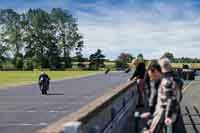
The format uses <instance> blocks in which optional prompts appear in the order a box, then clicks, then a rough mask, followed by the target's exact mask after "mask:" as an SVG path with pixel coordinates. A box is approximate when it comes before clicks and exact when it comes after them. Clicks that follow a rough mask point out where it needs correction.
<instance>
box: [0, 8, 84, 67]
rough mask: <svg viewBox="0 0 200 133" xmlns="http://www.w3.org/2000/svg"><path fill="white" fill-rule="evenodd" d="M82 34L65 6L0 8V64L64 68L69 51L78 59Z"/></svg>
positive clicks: (66, 65) (70, 64) (68, 63)
mask: <svg viewBox="0 0 200 133" xmlns="http://www.w3.org/2000/svg"><path fill="white" fill-rule="evenodd" d="M83 46H84V41H83V36H82V35H81V34H80V33H79V29H78V24H77V22H76V19H75V18H74V17H73V16H72V15H71V14H70V13H69V11H68V10H64V9H60V8H55V9H52V10H51V11H50V12H47V11H44V10H42V9H29V10H28V11H27V12H24V13H18V12H16V11H14V10H13V9H1V10H0V67H1V68H2V67H3V65H5V64H6V63H11V64H12V65H13V66H14V67H15V68H16V69H25V70H31V69H34V68H50V69H64V68H70V67H71V66H72V60H71V53H72V52H75V53H76V57H77V58H78V60H79V61H81V60H82V49H83Z"/></svg>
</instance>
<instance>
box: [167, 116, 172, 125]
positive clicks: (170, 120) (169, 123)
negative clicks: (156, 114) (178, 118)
mask: <svg viewBox="0 0 200 133" xmlns="http://www.w3.org/2000/svg"><path fill="white" fill-rule="evenodd" d="M165 124H166V125H167V126H170V125H172V119H171V118H169V117H167V118H165Z"/></svg>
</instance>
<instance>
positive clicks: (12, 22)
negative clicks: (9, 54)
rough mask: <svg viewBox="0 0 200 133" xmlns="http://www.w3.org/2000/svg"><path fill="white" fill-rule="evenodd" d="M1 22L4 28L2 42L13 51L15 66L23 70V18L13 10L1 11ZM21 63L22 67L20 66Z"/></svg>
mask: <svg viewBox="0 0 200 133" xmlns="http://www.w3.org/2000/svg"><path fill="white" fill-rule="evenodd" d="M0 15H1V16H3V17H2V18H1V22H2V24H3V26H4V30H3V33H1V37H2V41H3V43H5V44H6V45H7V46H9V48H10V49H11V50H12V51H13V56H14V57H15V58H14V60H13V63H14V65H15V66H16V67H17V68H20V69H22V66H23V65H22V64H23V55H22V53H21V50H22V48H23V42H22V35H23V30H22V22H21V16H20V14H18V13H17V12H15V11H13V10H12V9H3V10H0ZM18 63H20V65H19V64H18Z"/></svg>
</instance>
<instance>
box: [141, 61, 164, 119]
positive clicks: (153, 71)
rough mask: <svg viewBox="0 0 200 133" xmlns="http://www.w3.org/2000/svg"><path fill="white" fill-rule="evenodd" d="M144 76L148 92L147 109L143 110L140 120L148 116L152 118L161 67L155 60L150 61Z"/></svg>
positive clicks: (160, 77)
mask: <svg viewBox="0 0 200 133" xmlns="http://www.w3.org/2000/svg"><path fill="white" fill-rule="evenodd" d="M146 75H147V77H148V79H146V80H145V81H146V82H145V84H146V89H145V90H148V91H149V95H148V107H147V109H146V110H145V113H143V114H142V118H147V117H149V116H152V115H153V113H154V111H155V107H156V104H157V96H158V88H159V86H160V83H161V79H162V72H161V67H160V65H159V64H158V62H157V61H156V60H153V61H151V63H150V64H149V66H148V68H147V74H146Z"/></svg>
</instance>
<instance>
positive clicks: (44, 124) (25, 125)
mask: <svg viewBox="0 0 200 133" xmlns="http://www.w3.org/2000/svg"><path fill="white" fill-rule="evenodd" d="M30 126H32V127H41V126H48V123H46V122H40V123H38V124H33V123H0V127H30Z"/></svg>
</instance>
